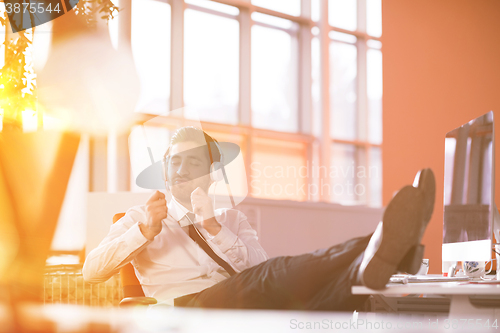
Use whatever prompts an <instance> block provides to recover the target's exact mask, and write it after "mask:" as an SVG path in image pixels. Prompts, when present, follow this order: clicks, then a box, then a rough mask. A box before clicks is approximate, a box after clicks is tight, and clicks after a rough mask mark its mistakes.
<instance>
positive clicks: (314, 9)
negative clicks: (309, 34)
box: [311, 0, 321, 22]
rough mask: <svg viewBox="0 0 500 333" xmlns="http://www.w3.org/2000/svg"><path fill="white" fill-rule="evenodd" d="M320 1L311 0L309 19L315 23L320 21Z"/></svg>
mask: <svg viewBox="0 0 500 333" xmlns="http://www.w3.org/2000/svg"><path fill="white" fill-rule="evenodd" d="M319 1H320V0H311V19H312V20H313V21H315V22H318V21H319V20H320V15H321V5H320V3H319Z"/></svg>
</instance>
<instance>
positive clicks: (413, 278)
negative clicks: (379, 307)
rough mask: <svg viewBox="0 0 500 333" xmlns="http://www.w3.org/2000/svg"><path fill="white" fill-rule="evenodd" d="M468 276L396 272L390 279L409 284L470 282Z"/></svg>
mask: <svg viewBox="0 0 500 333" xmlns="http://www.w3.org/2000/svg"><path fill="white" fill-rule="evenodd" d="M469 280H470V278H469V277H468V276H458V277H447V276H442V275H438V274H429V275H407V274H395V275H393V276H392V277H391V279H390V280H389V281H390V282H391V283H399V284H407V283H427V282H460V281H462V282H463V281H465V282H468V281H469Z"/></svg>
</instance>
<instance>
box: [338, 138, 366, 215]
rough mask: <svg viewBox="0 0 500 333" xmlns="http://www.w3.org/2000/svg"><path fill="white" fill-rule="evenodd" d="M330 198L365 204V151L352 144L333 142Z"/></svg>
mask: <svg viewBox="0 0 500 333" xmlns="http://www.w3.org/2000/svg"><path fill="white" fill-rule="evenodd" d="M330 158H331V167H330V170H329V171H330V180H331V186H332V187H331V189H330V198H331V201H332V202H338V203H341V204H345V205H354V204H366V198H367V195H368V186H367V178H368V174H367V168H366V152H365V150H364V149H361V148H356V147H355V146H353V145H346V144H339V143H334V144H333V145H332V149H331V156H330Z"/></svg>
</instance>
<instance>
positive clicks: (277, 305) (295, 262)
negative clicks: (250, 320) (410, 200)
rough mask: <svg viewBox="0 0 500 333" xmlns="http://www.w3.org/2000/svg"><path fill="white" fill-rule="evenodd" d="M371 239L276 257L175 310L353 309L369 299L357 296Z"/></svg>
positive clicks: (186, 298)
mask: <svg viewBox="0 0 500 333" xmlns="http://www.w3.org/2000/svg"><path fill="white" fill-rule="evenodd" d="M370 237H371V235H369V236H366V237H361V238H355V239H351V240H349V241H347V242H345V243H342V244H338V245H334V246H332V247H330V248H328V249H321V250H317V251H314V252H311V253H306V254H302V255H298V256H284V257H276V258H271V259H269V260H267V261H265V262H263V263H260V264H258V265H256V266H253V267H250V268H248V269H246V270H244V271H242V272H240V273H238V274H236V275H233V276H231V277H229V278H228V279H226V280H224V281H221V282H219V283H217V284H216V285H214V286H212V287H210V288H207V289H205V290H203V291H201V292H199V293H197V294H191V295H186V296H183V297H179V298H176V299H175V306H184V307H203V308H220V309H289V310H321V311H353V310H356V309H357V308H359V307H360V306H361V305H363V304H364V302H365V301H366V299H367V298H368V296H366V295H352V294H351V286H352V285H353V284H354V283H355V282H356V276H357V273H358V269H359V265H360V263H361V260H362V258H363V251H364V250H365V248H366V246H367V245H368V242H369V240H370Z"/></svg>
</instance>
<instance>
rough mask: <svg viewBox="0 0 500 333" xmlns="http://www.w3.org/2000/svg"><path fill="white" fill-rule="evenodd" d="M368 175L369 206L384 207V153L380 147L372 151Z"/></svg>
mask: <svg viewBox="0 0 500 333" xmlns="http://www.w3.org/2000/svg"><path fill="white" fill-rule="evenodd" d="M367 175H368V178H369V180H370V202H369V205H370V206H372V207H382V151H381V150H380V148H378V147H374V148H371V150H370V165H369V167H368V172H367Z"/></svg>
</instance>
